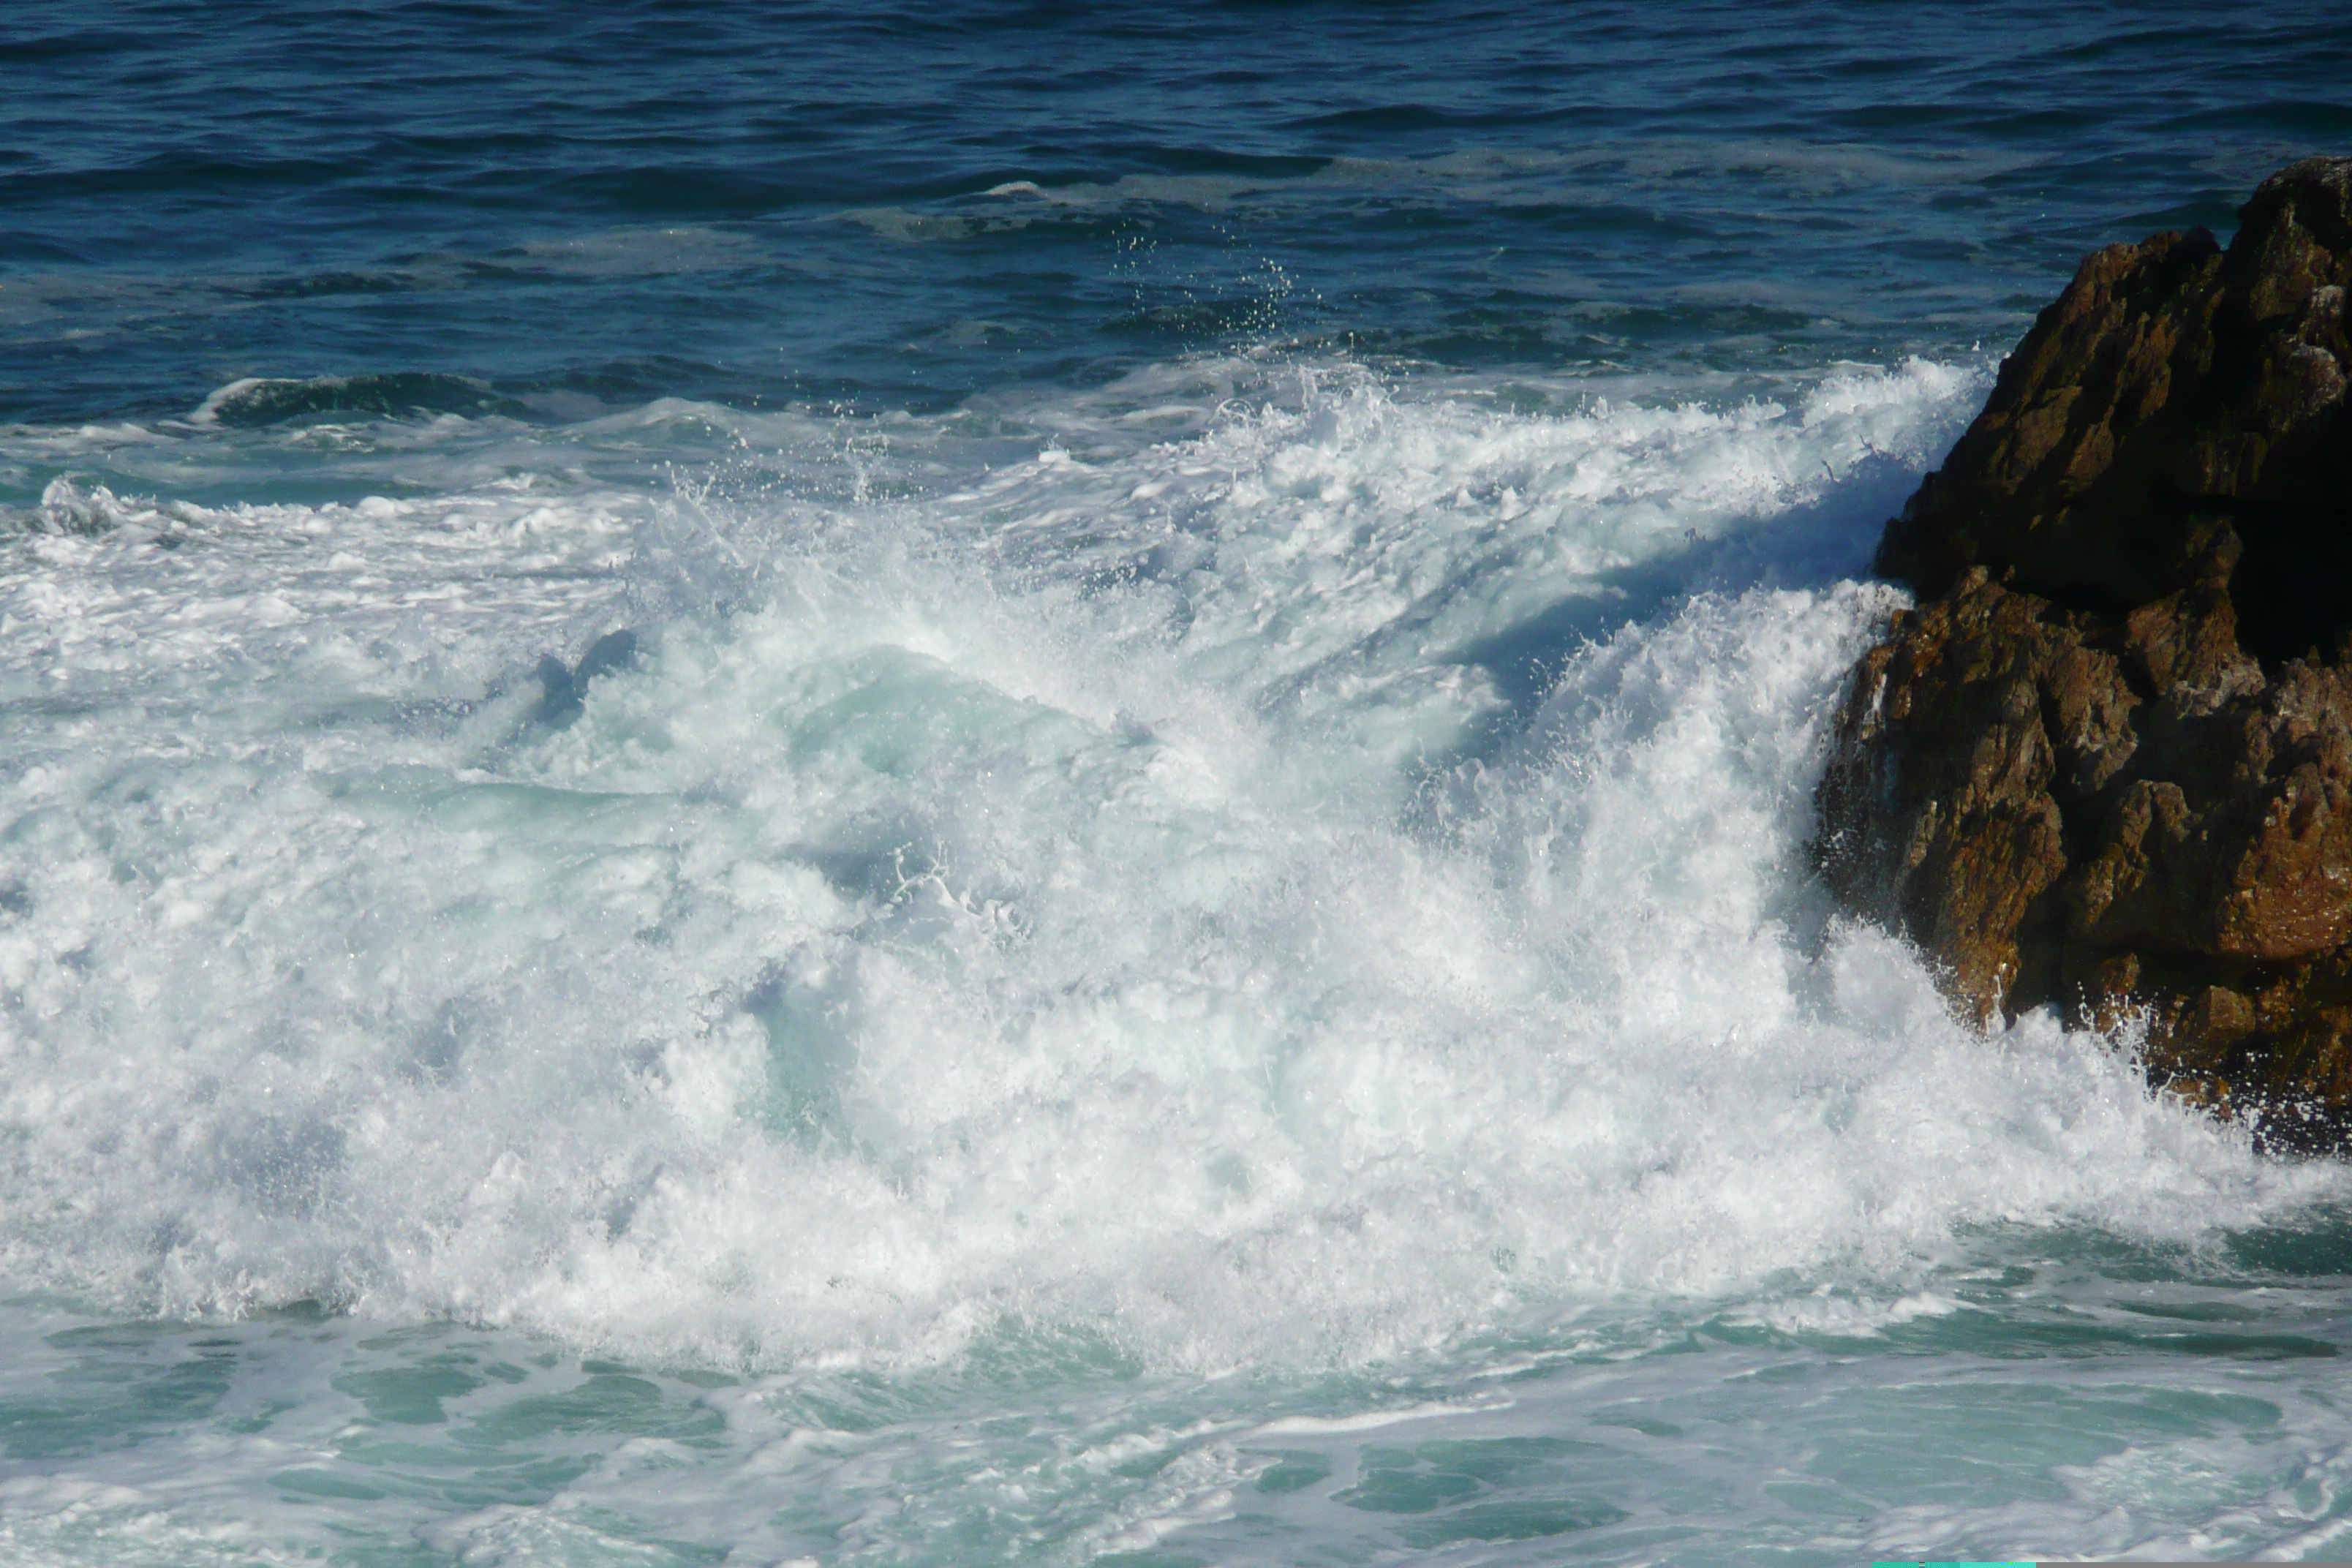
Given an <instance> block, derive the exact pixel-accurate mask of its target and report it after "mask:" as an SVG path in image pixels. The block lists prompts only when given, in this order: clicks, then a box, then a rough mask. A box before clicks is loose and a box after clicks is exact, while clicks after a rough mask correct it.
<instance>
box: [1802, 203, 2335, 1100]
mask: <svg viewBox="0 0 2352 1568" xmlns="http://www.w3.org/2000/svg"><path fill="white" fill-rule="evenodd" d="M2240 218H2241V223H2242V226H2241V228H2240V229H2239V232H2238V236H2237V237H2236V238H2235V239H2234V240H2233V241H2231V245H2230V247H2229V248H2228V250H2226V251H2224V250H2222V249H2221V247H2219V246H2218V245H2216V244H2215V242H2214V240H2213V237H2212V236H2210V234H2207V233H2206V232H2204V231H2203V230H2201V229H2200V230H2199V231H2197V232H2195V233H2192V234H2187V235H2180V234H2163V235H2158V236H2157V237H2154V238H2152V239H2149V240H2147V241H2146V242H2145V243H2143V244H2140V245H2118V246H2113V247H2109V248H2107V249H2105V250H2103V251H2100V252H2099V253H2097V254H2096V255H2095V256H2093V257H2091V258H2089V259H2087V260H2086V261H2084V263H2083V266H2082V269H2081V270H2080V271H2079V272H2077V273H2076V274H2075V277H2074V281H2073V283H2071V284H2070V285H2068V287H2067V289H2066V291H2065V292H2064V293H2063V294H2062V295H2061V296H2060V297H2059V299H2058V300H2057V302H2056V303H2055V304H2053V305H2052V306H2051V307H2050V308H2049V309H2048V310H2044V311H2042V315H2041V317H2040V319H2039V320H2038V321H2035V323H2034V326H2033V329H2032V331H2030V332H2029V333H2027V335H2026V338H2025V341H2024V342H2022V343H2021V344H2020V345H2019V346H2018V349H2017V352H2016V353H2013V354H2011V356H2010V358H2009V359H2008V361H2007V362H2006V363H2003V365H2002V366H2001V371H2000V378H1999V381H1998V383H1997V384H1996V385H1995V387H1994V389H1993V393H1992V396H1991V398H1990V401H1989V402H1988V403H1987V405H1986V406H1985V409H1984V412H1983V413H1982V414H1981V415H1979V416H1978V418H1977V421H1976V423H1975V424H1974V425H1972V426H1970V427H1969V431H1968V433H1967V434H1966V435H1965V436H1963V437H1961V438H1960V441H1959V443H1958V445H1957V446H1956V447H1954V448H1953V449H1952V454H1951V457H1950V458H1948V460H1947V461H1946V463H1945V466H1944V467H1943V468H1942V469H1941V470H1940V471H1938V472H1937V473H1935V474H1932V475H1930V476H1928V478H1927V481H1926V482H1925V483H1924V484H1923V485H1922V486H1921V488H1920V490H1919V493H1918V494H1917V495H1916V496H1915V497H1914V498H1913V499H1912V500H1911V502H1910V504H1909V506H1907V507H1906V509H1905V511H1904V514H1903V516H1902V517H1900V518H1898V519H1896V520H1895V521H1893V522H1891V523H1889V524H1888V525H1887V530H1886V535H1885V540H1884V541H1883V542H1882V543H1881V544H1880V547H1879V553H1878V559H1877V563H1876V566H1877V569H1878V570H1879V571H1880V572H1881V573H1883V574H1886V575H1889V576H1893V577H1896V578H1900V579H1904V580H1906V581H1907V582H1909V583H1910V584H1912V585H1913V587H1914V588H1915V589H1916V592H1917V595H1918V608H1917V609H1916V610H1914V611H1909V612H1906V613H1904V614H1902V615H1899V616H1896V617H1895V621H1894V623H1893V625H1892V626H1891V627H1890V628H1889V630H1888V633H1887V636H1886V638H1885V641H1884V642H1883V643H1882V644H1881V645H1880V646H1878V647H1875V648H1874V649H1872V650H1871V652H1870V653H1869V654H1868V655H1867V656H1866V657H1865V658H1864V659H1863V661H1862V664H1861V666H1860V668H1858V669H1857V670H1856V672H1855V676H1854V680H1853V687H1852V689H1851V690H1850V692H1849V695H1848V698H1847V701H1846V705H1845V708H1844V709H1843V712H1842V713H1841V715H1840V719H1839V725H1838V731H1837V748H1836V752H1835V754H1834V756H1833V757H1832V763H1831V766H1830V769H1829V772H1828V773H1827V775H1826V776H1825V778H1824V779H1823V782H1822V794H1821V806H1822V837H1821V839H1820V841H1819V851H1820V856H1821V862H1822V870H1823V872H1824V874H1825V875H1826V876H1827V878H1828V879H1829V881H1830V883H1831V885H1832V888H1833V889H1835V890H1836V891H1837V892H1838V893H1839V894H1840V896H1841V897H1842V898H1843V899H1844V900H1845V901H1846V902H1847V903H1848V904H1849V905H1850V906H1851V907H1853V908H1855V909H1857V910H1861V911H1863V912H1865V913H1868V914H1870V915H1872V916H1874V917H1875V918H1879V919H1884V920H1887V921H1892V922H1893V923H1895V924H1896V925H1897V926H1899V928H1900V929H1901V930H1903V931H1905V932H1906V933H1907V934H1908V935H1909V936H1910V937H1911V938H1912V939H1913V940H1914V941H1916V942H1918V943H1919V944H1920V945H1921V946H1922V947H1923V948H1924V949H1926V950H1927V952H1928V953H1929V954H1930V955H1931V956H1932V957H1934V958H1935V959H1937V961H1939V962H1940V963H1942V965H1944V967H1945V970H1946V976H1947V980H1948V988H1949V990H1950V992H1951V994H1953V996H1954V997H1955V999H1956V1000H1957V1001H1958V1002H1959V1003H1960V1004H1961V1005H1963V1006H1965V1007H1966V1008H1967V1009H1969V1010H1970V1011H1972V1012H1973V1013H1974V1014H1975V1015H1976V1016H1979V1018H1990V1017H1991V1016H1994V1015H1995V1014H1996V1013H2000V1014H2008V1015H2011V1016H2013V1015H2014V1014H2015V1013H2017V1012H2018V1011H2019V1010H2021V1009H2022V1008H2026V1007H2031V1006H2035V1005H2043V1004H2051V1005H2056V1006H2058V1007H2059V1008H2061V1009H2062V1010H2063V1012H2065V1013H2066V1014H2067V1015H2068V1016H2069V1017H2070V1018H2072V1019H2074V1020H2077V1021H2093V1022H2098V1023H2102V1024H2106V1023H2112V1022H2113V1021H2115V1020H2116V1019H2118V1018H2120V1017H2122V1016H2126V1014H2128V1013H2130V1012H2134V1011H2140V1012H2144V1014H2145V1016H2147V1018H2148V1020H2149V1025H2150V1032H2149V1044H2148V1065H2149V1068H2150V1071H2151V1076H2152V1077H2154V1078H2156V1079H2158V1080H2161V1081H2168V1082H2169V1083H2170V1084H2171V1085H2172V1087H2173V1088H2174V1089H2177V1090H2179V1091H2180V1092H2182V1093H2185V1094H2187V1095H2189V1097H2191V1098H2194V1099H2200V1100H2205V1101H2207V1102H2210V1103H2212V1104H2215V1105H2216V1106H2218V1107H2221V1108H2222V1109H2226V1110H2257V1111H2259V1117H2258V1125H2260V1126H2261V1128H2262V1129H2263V1132H2264V1134H2265V1135H2266V1136H2267V1137H2269V1138H2271V1139H2273V1141H2275V1142H2282V1143H2286V1144H2291V1145H2298V1146H2312V1145H2336V1144H2338V1143H2340V1142H2344V1141H2345V1139H2346V1136H2347V1132H2352V416H2347V405H2346V398H2345V387H2346V377H2347V372H2352V342H2347V335H2346V328H2347V323H2346V315H2345V289H2346V287H2347V284H2352V159H2314V160H2311V161H2308V162H2305V163H2297V164H2294V166H2292V167H2290V168H2287V169H2285V170H2283V171H2281V172H2280V173H2279V174H2275V175H2273V177H2272V178H2271V179H2269V180H2268V181H2266V182H2265V183H2264V184H2263V186H2262V188H2261V189H2260V190H2259V191H2257V192H2256V193H2255V194H2254V196H2253V199H2252V201H2250V202H2249V203H2247V205H2245V207H2244V208H2243V209H2242V211H2241V213H2240Z"/></svg>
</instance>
